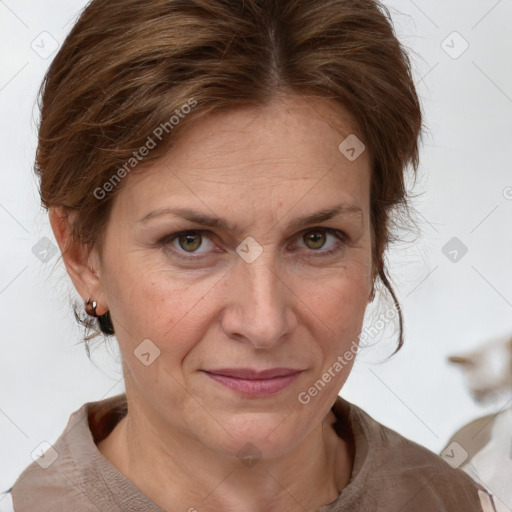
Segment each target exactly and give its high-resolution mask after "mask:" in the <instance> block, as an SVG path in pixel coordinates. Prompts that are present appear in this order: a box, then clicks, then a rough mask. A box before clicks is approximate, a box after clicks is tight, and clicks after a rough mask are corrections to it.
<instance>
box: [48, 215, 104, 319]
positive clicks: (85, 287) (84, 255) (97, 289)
mask: <svg viewBox="0 0 512 512" xmlns="http://www.w3.org/2000/svg"><path fill="white" fill-rule="evenodd" d="M49 218H50V224H51V227H52V230H53V234H54V235H55V239H56V240H57V243H58V244H59V248H60V252H61V253H62V259H63V261H64V265H65V266H66V270H67V272H68V274H69V277H70V278H71V281H72V282H73V285H74V287H75V288H76V291H77V292H78V293H79V295H80V296H81V297H82V300H83V301H84V303H85V302H87V300H88V299H91V301H96V303H97V306H96V313H97V314H98V315H103V314H104V313H106V312H107V311H108V304H107V302H106V298H105V293H104V291H103V286H102V282H101V260H100V258H99V255H98V253H97V251H96V250H95V249H93V250H90V249H89V248H88V247H86V246H85V245H83V244H79V243H77V242H75V241H74V240H73V238H72V236H71V233H72V226H73V222H74V220H75V218H76V212H75V211H72V210H66V209H64V208H63V207H60V206H57V207H53V208H51V209H50V211H49Z"/></svg>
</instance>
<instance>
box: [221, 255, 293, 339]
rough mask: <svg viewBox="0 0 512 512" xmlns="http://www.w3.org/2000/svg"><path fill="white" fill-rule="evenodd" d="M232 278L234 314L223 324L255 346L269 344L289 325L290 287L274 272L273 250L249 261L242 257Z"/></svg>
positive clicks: (280, 335)
mask: <svg viewBox="0 0 512 512" xmlns="http://www.w3.org/2000/svg"><path fill="white" fill-rule="evenodd" d="M232 277H233V281H232V284H233V286H235V287H236V293H235V294H234V295H235V297H236V299H235V300H236V304H235V308H234V310H235V311H236V313H234V315H235V316H234V317H233V316H231V322H230V323H229V325H228V326H226V327H227V328H228V330H229V331H231V334H233V333H235V332H236V333H237V334H240V335H243V336H244V337H245V338H247V339H249V340H250V341H251V342H252V343H253V344H254V345H255V346H258V347H270V346H271V345H273V344H275V343H276V342H278V341H279V339H280V338H281V337H282V336H283V334H285V333H286V332H288V331H289V330H290V328H291V325H290V311H289V296H288V293H289V290H288V289H287V287H286V286H285V285H284V284H283V282H282V281H281V279H279V277H278V275H277V271H276V265H275V264H274V257H273V255H272V253H271V252H270V250H266V251H263V252H262V253H261V254H260V255H259V256H258V257H257V258H256V259H255V260H254V261H252V262H251V263H248V262H247V261H245V260H244V259H243V258H241V259H240V261H239V262H238V264H237V265H236V269H235V272H234V275H233V276H232Z"/></svg>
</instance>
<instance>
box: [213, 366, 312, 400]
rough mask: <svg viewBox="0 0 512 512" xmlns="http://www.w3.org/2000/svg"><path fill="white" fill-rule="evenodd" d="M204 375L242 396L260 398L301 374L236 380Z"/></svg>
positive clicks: (288, 383)
mask: <svg viewBox="0 0 512 512" xmlns="http://www.w3.org/2000/svg"><path fill="white" fill-rule="evenodd" d="M205 373H206V375H208V377H210V379H212V380H214V381H215V382H218V383H219V384H223V385H224V386H226V387H228V388H231V389H234V390H235V391H238V392H239V393H241V394H243V395H246V396H253V397H262V396H269V395H273V394H275V393H278V392H279V391H281V390H283V389H285V388H286V387H288V386H289V385H290V384H291V383H292V382H293V381H294V380H295V379H297V378H298V377H299V375H300V374H301V373H302V372H298V373H293V374H291V375H283V376H282V377H273V378H272V379H238V378H235V377H227V376H226V375H218V374H215V373H208V372H205Z"/></svg>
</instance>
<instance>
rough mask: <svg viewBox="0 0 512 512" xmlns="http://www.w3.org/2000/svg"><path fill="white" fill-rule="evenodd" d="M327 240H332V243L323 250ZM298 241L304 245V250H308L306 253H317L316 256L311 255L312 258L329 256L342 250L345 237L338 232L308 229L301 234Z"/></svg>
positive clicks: (324, 229) (325, 229)
mask: <svg viewBox="0 0 512 512" xmlns="http://www.w3.org/2000/svg"><path fill="white" fill-rule="evenodd" d="M329 238H332V239H333V240H332V242H331V243H330V244H328V247H327V248H326V249H323V248H324V247H325V245H326V243H327V241H328V239H329ZM300 240H301V241H302V242H303V243H304V245H305V246H306V249H310V251H308V252H310V253H311V252H312V253H315V252H316V253H318V255H317V254H313V257H316V256H329V255H331V254H333V253H335V252H338V251H340V250H342V249H343V248H344V245H345V235H344V234H343V233H342V232H340V231H337V230H335V229H330V228H313V229H309V230H308V231H304V232H302V235H301V239H300ZM299 247H300V246H299ZM321 249H323V250H321Z"/></svg>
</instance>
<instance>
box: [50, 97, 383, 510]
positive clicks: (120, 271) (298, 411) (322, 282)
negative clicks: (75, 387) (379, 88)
mask: <svg viewBox="0 0 512 512" xmlns="http://www.w3.org/2000/svg"><path fill="white" fill-rule="evenodd" d="M354 126H355V124H354V123H353V120H352V118H351V117H350V116H349V114H348V112H347V111H346V110H345V109H343V108H341V107H340V106H339V105H337V104H335V103H331V102H330V101H328V100H318V99H315V100H313V99H307V100H306V99H303V98H301V97H298V96H284V97H279V98H276V99H274V100H273V101H272V102H270V103H269V104H267V105H266V106H265V107H259V108H256V107H254V108H243V109H236V110H231V111H225V112H217V113H213V114H212V115H209V116H207V117H204V118H202V119H201V120H199V121H197V122H196V123H194V124H191V125H190V126H189V127H187V130H186V131H185V132H183V136H182V137H181V138H180V139H179V140H178V142H177V144H176V145H175V146H173V148H172V149H171V150H170V151H169V152H168V153H167V154H166V155H165V156H164V157H163V158H162V159H161V160H159V161H157V162H156V163H155V162H152V163H151V165H150V166H148V167H147V168H144V169H142V168H141V169H137V170H136V171H132V173H131V174H130V175H129V176H128V177H126V178H125V179H124V182H123V183H122V188H121V189H120V190H119V194H118V196H117V198H116V199H115V202H114V205H113V209H112V214H111V217H110V219H109V222H108V225H107V229H106V232H105V244H104V247H103V250H102V253H101V254H99V253H98V251H96V250H93V251H92V252H91V253H90V254H89V253H88V252H87V251H86V249H85V248H83V247H71V248H70V250H69V252H68V253H66V254H65V255H64V262H65V265H66V268H67V270H68V273H69V275H70V276H71V278H72V280H73V283H74V285H75V287H76V289H77V290H78V292H79V293H80V295H81V297H82V299H83V300H84V302H85V301H86V300H87V299H88V298H89V297H92V298H93V299H94V300H96V301H97V303H98V307H97V312H98V314H103V313H104V312H105V311H107V310H110V313H111V316H112V319H113V324H114V328H115V331H116V337H117V340H118V342H119V346H120V350H121V353H122V356H123V370H124V377H125V383H126V395H127V400H128V414H127V416H126V417H125V418H124V419H123V420H122V421H121V422H120V423H119V424H118V425H117V426H116V427H115V428H114V430H113V431H112V433H111V434H110V435H109V436H108V437H107V438H106V439H105V440H103V441H102V442H100V443H99V444H98V449H99V450H100V452H101V453H102V454H103V455H104V456H105V457H106V458H107V459H109V460H110V461H111V463H112V464H114V465H115V466H116V467H117V468H118V469H119V471H120V472H121V473H123V474H124V475H125V476H126V477H127V478H129V479H130V480H132V481H133V482H134V483H135V485H136V486H137V487H138V488H139V489H140V490H141V491H142V492H143V493H144V494H146V495H147V496H148V497H149V498H150V499H151V500H152V501H154V502H155V503H156V504H157V505H159V506H160V507H161V508H163V509H165V510H190V509H194V508H195V509H197V510H199V511H218V510H225V511H231V510H233V511H234V510H246V511H265V512H268V511H277V510H279V511H280V512H282V511H283V510H284V511H292V510H297V509H298V508H301V509H302V510H308V511H309V510H310V511H313V510H317V509H318V508H319V507H320V506H322V505H325V504H327V503H330V502H332V501H334V500H335V499H337V497H338V495H339V493H340V492H341V490H342V489H343V488H344V487H345V486H346V484H347V483H348V481H349V478H350V474H351V470H352V463H353V461H352V458H351V448H350V446H351V440H350V439H342V438H340V437H338V436H337V435H336V433H335V431H334V430H333V428H332V424H333V422H334V420H335V417H334V415H333V413H332V412H331V411H330V408H331V406H332V405H333V403H334V402H335V400H336V397H337V396H338V393H339V391H340V389H341V388H342V386H343V384H344V382H345V381H346V379H347V377H348V375H349V373H350V370H351V367H352V363H353V361H352V362H350V363H349V364H347V365H346V366H345V367H344V368H343V370H342V371H340V372H338V373H335V377H334V378H332V379H331V381H330V382H329V383H328V384H326V386H325V388H324V389H322V391H321V392H319V393H318V394H317V396H315V397H313V398H311V401H310V403H308V404H307V405H304V404H302V403H300V402H299V400H298V395H299V393H300V392H303V391H307V390H308V388H310V387H311V386H312V385H313V384H314V383H315V382H316V381H317V380H318V379H320V378H321V376H322V374H323V373H324V372H325V371H326V370H327V369H328V368H329V367H332V365H333V364H334V362H335V361H336V358H337V357H338V356H339V355H342V354H343V353H344V352H345V351H346V350H348V349H349V347H350V346H351V344H352V342H353V341H354V340H356V341H357V336H358V334H359V333H360V332H361V328H362V323H363V317H364V312H365V309H366V306H367V303H368V300H369V295H370V294H371V289H372V275H373V273H372V255H371V229H370V215H369V207H370V195H369V190H370V157H369V155H368V151H364V152H363V153H362V154H361V155H360V156H359V157H358V158H357V159H356V160H354V161H349V160H348V159H347V158H345V156H344V155H342V154H341V153H340V151H339V150H338V145H339V144H340V143H341V142H342V141H343V140H344V138H345V137H347V136H348V134H350V133H356V134H357V133H358V132H357V129H356V128H355V127H354ZM340 203H347V204H352V205H354V206H356V207H357V208H359V209H360V211H348V212H344V213H342V214H340V215H338V216H336V217H333V218H332V219H330V220H325V221H322V222H316V223H314V224H309V225H301V226H299V227H288V224H289V223H290V222H291V221H293V220H294V219H296V218H298V217H302V216H305V215H309V214H312V213H315V212H318V211H322V210H325V209H327V208H331V207H333V206H336V205H338V204H340ZM175 207H187V208H190V209H194V210H197V211H199V212H202V213H204V214H208V215H216V216H218V217H221V218H224V219H227V220H228V221H230V222H236V224H237V226H238V229H239V231H237V232H233V231H229V230H225V229H223V228H219V227H213V228H212V227H205V226H201V225H199V224H195V223H191V222H189V221H186V220H183V219H181V220H180V219H179V218H178V217H175V216H173V215H161V216H154V217H153V218H151V219H149V220H147V221H146V222H138V221H139V219H141V218H142V217H144V216H145V215H147V214H148V213H149V212H152V211H155V210H157V209H160V208H175ZM72 219H73V213H72V212H70V213H69V215H68V217H66V216H64V215H63V212H62V211H61V210H59V209H58V208H56V209H53V210H52V211H51V214H50V220H51V223H52V228H53V230H54V233H55V236H56V238H57V241H58V242H59V245H60V246H61V250H62V249H64V247H65V246H66V243H67V242H68V241H69V224H68V221H69V220H71V221H72ZM327 228H330V229H333V230H338V231H340V232H343V233H345V235H346V238H345V242H343V241H342V240H340V239H339V238H337V237H336V235H335V234H331V233H329V232H328V231H325V229H327ZM201 229H203V230H207V231H208V233H202V234H200V236H197V233H196V236H193V237H192V240H191V242H190V239H188V240H189V243H190V246H188V245H187V240H185V241H183V239H182V241H181V245H180V239H174V240H167V242H166V243H159V240H161V239H162V238H164V237H165V236H167V235H172V234H173V233H179V232H181V231H186V230H201ZM319 230H320V231H319ZM315 233H316V235H317V238H316V239H315V237H314V235H315ZM189 235H190V233H189ZM192 235H194V234H192ZM312 235H313V238H312ZM248 236H251V237H253V238H254V239H255V240H256V241H257V242H258V244H259V245H260V246H261V248H262V249H263V252H262V254H260V255H259V256H258V257H257V258H256V259H255V260H254V261H253V262H252V263H248V262H247V261H245V260H244V259H243V258H241V257H240V256H239V255H238V253H237V252H236V248H237V246H239V244H240V243H241V242H242V241H243V240H244V239H245V238H246V237H248ZM336 247H338V248H339V250H338V251H336V252H335V253H334V254H331V255H322V252H324V253H325V252H326V251H327V250H329V249H331V248H336ZM178 254H181V255H184V256H185V257H186V256H189V257H192V258H195V257H198V258H197V259H195V260H191V261H187V260H184V259H181V258H179V257H178ZM148 338H149V339H150V340H151V341H152V343H154V344H155V345H156V346H157V347H158V348H159V350H160V355H159V357H157V358H156V359H155V360H154V361H153V362H152V363H151V364H149V365H148V366H145V365H144V364H142V363H141V361H140V360H139V359H138V358H137V357H136V356H135V355H134V350H135V349H136V348H137V347H138V346H139V344H140V343H141V341H142V340H145V339H148ZM282 366H283V367H293V368H298V369H301V370H303V372H302V373H301V374H300V376H299V377H298V378H297V379H296V380H295V381H294V382H293V383H292V384H291V385H290V386H288V387H287V388H285V389H284V390H282V391H280V392H278V393H276V394H274V395H270V396H266V397H263V398H254V397H245V396H242V395H240V394H239V393H237V392H236V391H233V390H231V389H229V388H226V387H224V386H223V385H221V384H218V383H217V382H214V381H213V380H212V379H210V378H209V377H208V376H207V375H206V374H205V373H204V372H203V371H201V370H207V369H218V368H226V367H230V368H237V367H238V368H239V367H252V368H257V369H264V368H269V367H282ZM247 443H252V445H254V446H256V447H257V450H258V457H259V458H258V460H257V461H256V463H255V464H254V465H252V466H251V467H248V466H246V465H244V464H242V463H241V461H240V459H239V457H238V456H237V453H238V452H239V450H240V449H242V448H243V447H244V446H245V445H246V444H247Z"/></svg>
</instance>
